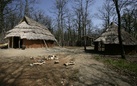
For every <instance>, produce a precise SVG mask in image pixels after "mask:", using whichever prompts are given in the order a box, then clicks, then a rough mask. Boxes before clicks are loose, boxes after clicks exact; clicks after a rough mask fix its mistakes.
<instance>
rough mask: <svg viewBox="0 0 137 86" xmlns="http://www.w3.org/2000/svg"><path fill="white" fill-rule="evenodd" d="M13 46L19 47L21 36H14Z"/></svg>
mask: <svg viewBox="0 0 137 86" xmlns="http://www.w3.org/2000/svg"><path fill="white" fill-rule="evenodd" d="M13 40H14V41H13V48H19V40H20V38H19V37H14V38H13Z"/></svg>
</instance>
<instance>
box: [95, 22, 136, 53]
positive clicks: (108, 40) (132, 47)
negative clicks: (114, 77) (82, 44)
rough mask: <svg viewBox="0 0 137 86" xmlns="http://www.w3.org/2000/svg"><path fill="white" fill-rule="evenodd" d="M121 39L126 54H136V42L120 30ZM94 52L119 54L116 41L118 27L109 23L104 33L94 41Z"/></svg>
mask: <svg viewBox="0 0 137 86" xmlns="http://www.w3.org/2000/svg"><path fill="white" fill-rule="evenodd" d="M121 37H122V41H123V45H124V49H125V53H126V54H130V53H135V52H137V41H136V39H135V38H134V37H132V36H131V35H130V34H129V33H128V32H126V31H125V30H124V29H121ZM94 45H95V47H94V49H95V51H99V50H102V51H105V53H106V54H120V45H119V40H118V26H117V25H115V24H114V23H111V24H110V25H109V26H108V28H107V29H106V31H105V32H104V33H102V34H101V36H100V37H98V38H97V39H96V40H95V41H94Z"/></svg>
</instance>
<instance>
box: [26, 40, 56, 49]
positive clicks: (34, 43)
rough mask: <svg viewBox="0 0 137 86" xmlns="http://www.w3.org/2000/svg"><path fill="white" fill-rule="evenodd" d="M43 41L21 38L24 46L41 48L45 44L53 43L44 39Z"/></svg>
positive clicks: (50, 44)
mask: <svg viewBox="0 0 137 86" xmlns="http://www.w3.org/2000/svg"><path fill="white" fill-rule="evenodd" d="M45 43H46V44H45ZM45 43H44V41H43V40H26V39H24V40H23V45H25V47H26V48H43V47H46V46H47V47H52V46H53V45H54V42H53V41H45Z"/></svg>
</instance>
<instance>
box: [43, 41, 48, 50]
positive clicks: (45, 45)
mask: <svg viewBox="0 0 137 86" xmlns="http://www.w3.org/2000/svg"><path fill="white" fill-rule="evenodd" d="M43 42H44V44H45V47H46V48H48V46H47V43H46V42H45V40H43Z"/></svg>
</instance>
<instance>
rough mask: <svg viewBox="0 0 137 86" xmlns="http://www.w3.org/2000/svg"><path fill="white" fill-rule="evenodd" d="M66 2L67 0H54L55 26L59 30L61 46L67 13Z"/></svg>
mask: <svg viewBox="0 0 137 86" xmlns="http://www.w3.org/2000/svg"><path fill="white" fill-rule="evenodd" d="M67 3H68V0H56V1H55V4H54V5H55V7H54V10H55V11H56V12H55V13H56V15H57V26H58V30H59V32H60V35H59V43H61V45H62V47H63V46H64V22H65V15H66V13H67V8H66V6H67Z"/></svg>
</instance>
